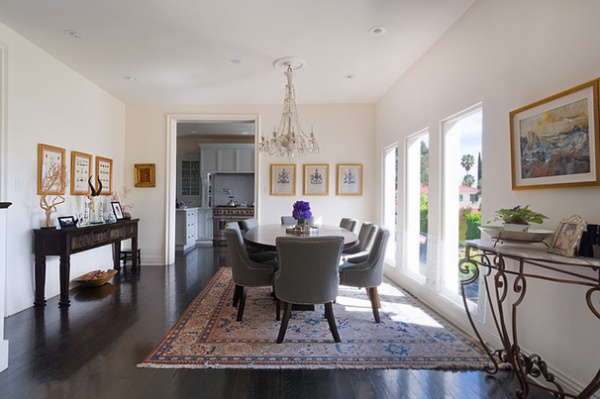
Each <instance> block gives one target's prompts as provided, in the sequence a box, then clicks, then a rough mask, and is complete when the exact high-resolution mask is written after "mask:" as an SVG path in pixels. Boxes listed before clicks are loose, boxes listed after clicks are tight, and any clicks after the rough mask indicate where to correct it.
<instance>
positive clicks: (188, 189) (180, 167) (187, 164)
mask: <svg viewBox="0 0 600 399" xmlns="http://www.w3.org/2000/svg"><path fill="white" fill-rule="evenodd" d="M200 166H201V165H200V154H194V153H178V154H177V200H178V201H183V202H185V203H186V204H188V206H199V205H200V199H201V197H200V190H201V188H202V179H201V175H200Z"/></svg>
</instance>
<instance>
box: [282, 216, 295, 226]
mask: <svg viewBox="0 0 600 399" xmlns="http://www.w3.org/2000/svg"><path fill="white" fill-rule="evenodd" d="M281 224H283V225H286V226H292V225H294V224H296V219H294V218H293V217H291V216H282V217H281Z"/></svg>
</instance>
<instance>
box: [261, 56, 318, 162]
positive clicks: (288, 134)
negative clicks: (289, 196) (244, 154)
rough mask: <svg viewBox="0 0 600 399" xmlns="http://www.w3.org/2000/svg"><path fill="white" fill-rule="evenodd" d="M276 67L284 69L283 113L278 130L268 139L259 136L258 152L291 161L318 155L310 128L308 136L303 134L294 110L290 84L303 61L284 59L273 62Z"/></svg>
mask: <svg viewBox="0 0 600 399" xmlns="http://www.w3.org/2000/svg"><path fill="white" fill-rule="evenodd" d="M273 65H275V66H276V67H285V68H286V69H285V76H286V77H287V85H286V86H285V99H284V100H283V112H282V114H281V120H280V121H279V128H278V129H277V130H275V128H273V133H272V135H271V137H270V138H267V137H265V136H261V138H260V143H259V144H258V150H259V151H260V152H264V153H267V154H269V155H274V154H278V155H279V156H281V157H283V156H287V157H288V158H289V159H292V158H294V157H296V156H298V157H301V156H304V155H306V154H318V153H319V145H318V144H317V139H315V134H314V132H313V129H312V127H311V129H310V134H306V133H304V131H303V130H302V127H301V126H300V120H299V119H298V111H297V110H296V92H295V89H294V85H293V84H292V78H293V77H294V69H298V68H301V67H302V66H303V65H304V61H302V60H300V59H297V58H292V57H284V58H278V59H276V60H275V61H273Z"/></svg>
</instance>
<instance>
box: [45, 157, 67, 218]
mask: <svg viewBox="0 0 600 399" xmlns="http://www.w3.org/2000/svg"><path fill="white" fill-rule="evenodd" d="M66 176H67V171H66V167H65V165H64V164H59V163H55V164H52V165H50V166H49V167H48V170H47V172H46V175H45V176H44V178H43V179H42V187H41V190H40V192H41V193H42V194H41V195H40V208H42V209H43V210H44V211H45V212H46V227H52V213H54V212H56V207H57V206H58V205H60V204H62V203H63V202H65V197H64V194H50V193H54V192H56V188H57V187H59V188H61V189H62V188H64V187H65V186H66V184H67V182H66ZM59 191H61V190H59Z"/></svg>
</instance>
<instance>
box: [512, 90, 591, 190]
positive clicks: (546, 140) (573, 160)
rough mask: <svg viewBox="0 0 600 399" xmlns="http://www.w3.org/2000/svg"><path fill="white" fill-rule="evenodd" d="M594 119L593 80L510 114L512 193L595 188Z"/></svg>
mask: <svg viewBox="0 0 600 399" xmlns="http://www.w3.org/2000/svg"><path fill="white" fill-rule="evenodd" d="M598 115H599V114H598V80H594V81H591V82H588V83H584V84H582V85H579V86H576V87H573V88H572V89H569V90H566V91H564V92H561V93H558V94H555V95H553V96H551V97H548V98H545V99H543V100H540V101H537V102H535V103H533V104H530V105H527V106H525V107H522V108H519V109H517V110H515V111H512V112H511V113H510V146H511V151H510V152H511V154H510V155H511V163H512V189H513V190H532V189H550V188H570V187H596V186H600V167H599V163H598V156H600V140H599V132H598V130H599V129H598V126H599V124H598V123H599V121H598Z"/></svg>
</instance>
